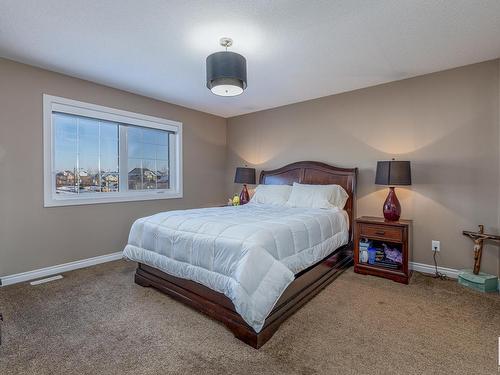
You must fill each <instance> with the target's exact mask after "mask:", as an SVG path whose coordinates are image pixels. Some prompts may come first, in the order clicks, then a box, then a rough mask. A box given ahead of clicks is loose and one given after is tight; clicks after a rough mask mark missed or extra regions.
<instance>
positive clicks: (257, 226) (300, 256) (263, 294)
mask: <svg viewBox="0 0 500 375" xmlns="http://www.w3.org/2000/svg"><path fill="white" fill-rule="evenodd" d="M348 233H349V220H348V216H347V213H346V212H345V211H344V210H340V209H336V208H335V209H311V208H288V207H283V206H272V205H260V204H253V203H249V204H246V205H244V206H237V207H214V208H202V209H193V210H182V211H168V212H162V213H158V214H156V215H152V216H149V217H144V218H141V219H138V220H137V221H135V223H134V224H133V225H132V228H131V230H130V235H129V239H128V244H127V246H126V247H125V249H124V252H123V253H124V256H125V257H126V258H128V259H131V260H133V261H137V262H140V263H144V264H146V265H149V266H151V267H155V268H157V269H159V270H161V271H163V272H165V273H168V274H170V275H173V276H176V277H180V278H184V279H188V280H192V281H195V282H197V283H200V284H202V285H205V286H206V287H208V288H211V289H212V290H215V291H217V292H219V293H223V294H224V295H226V296H227V297H228V298H229V299H230V300H231V301H232V302H233V304H234V307H235V310H236V311H237V312H238V313H239V314H240V315H241V317H242V318H243V319H244V320H245V322H247V323H248V325H249V326H251V327H252V328H253V329H254V330H255V332H259V331H260V330H261V329H262V327H263V325H264V321H265V319H266V318H267V316H268V315H269V313H270V312H271V310H272V309H273V307H274V305H275V304H276V302H277V301H278V299H279V297H280V296H281V294H282V293H283V292H284V290H285V289H286V288H287V286H288V285H289V284H290V283H291V282H292V281H293V280H294V277H295V274H296V273H298V272H300V271H302V270H304V269H306V268H307V267H309V266H311V265H313V264H315V263H317V262H318V261H320V260H321V259H323V258H325V257H326V256H327V255H329V254H330V253H332V252H333V251H335V249H337V248H339V247H340V246H342V245H345V244H346V243H347V242H348V238H349V234H348Z"/></svg>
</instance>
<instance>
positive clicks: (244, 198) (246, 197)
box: [240, 184, 250, 204]
mask: <svg viewBox="0 0 500 375" xmlns="http://www.w3.org/2000/svg"><path fill="white" fill-rule="evenodd" d="M249 201H250V194H248V189H247V185H246V184H245V185H243V189H241V193H240V204H247V203H248V202H249Z"/></svg>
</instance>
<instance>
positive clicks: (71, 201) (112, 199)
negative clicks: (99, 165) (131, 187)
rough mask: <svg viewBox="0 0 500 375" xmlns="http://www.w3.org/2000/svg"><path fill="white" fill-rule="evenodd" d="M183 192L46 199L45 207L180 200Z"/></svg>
mask: <svg viewBox="0 0 500 375" xmlns="http://www.w3.org/2000/svg"><path fill="white" fill-rule="evenodd" d="M182 196H183V195H182V192H177V191H166V192H153V193H152V192H146V193H145V192H140V193H139V192H138V193H128V194H126V195H114V196H107V197H88V198H87V197H85V198H82V197H75V198H58V197H56V198H54V197H46V198H45V201H44V207H63V206H81V205H89V204H101V203H120V202H137V201H150V200H159V199H179V198H182Z"/></svg>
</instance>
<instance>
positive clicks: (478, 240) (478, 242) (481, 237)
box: [462, 225, 500, 275]
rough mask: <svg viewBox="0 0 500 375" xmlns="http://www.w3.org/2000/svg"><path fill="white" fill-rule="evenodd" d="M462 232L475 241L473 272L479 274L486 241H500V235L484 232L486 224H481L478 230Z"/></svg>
mask: <svg viewBox="0 0 500 375" xmlns="http://www.w3.org/2000/svg"><path fill="white" fill-rule="evenodd" d="M462 233H463V234H464V235H465V236H469V237H470V238H471V239H472V240H473V241H474V268H473V271H472V272H473V273H474V274H475V275H478V274H479V270H480V268H481V256H482V255H483V245H484V241H486V240H493V241H500V236H497V235H494V234H486V233H484V225H479V230H478V231H477V232H471V231H467V230H464V231H463V232H462Z"/></svg>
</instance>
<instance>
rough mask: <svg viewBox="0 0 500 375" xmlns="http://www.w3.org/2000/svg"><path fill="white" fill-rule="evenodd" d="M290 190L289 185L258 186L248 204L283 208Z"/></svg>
mask: <svg viewBox="0 0 500 375" xmlns="http://www.w3.org/2000/svg"><path fill="white" fill-rule="evenodd" d="M291 190H292V187H291V186H290V185H258V186H257V188H256V189H255V193H254V195H253V197H252V199H251V200H250V202H252V203H261V204H277V205H282V206H284V205H285V203H286V202H287V201H288V197H290V191H291Z"/></svg>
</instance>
